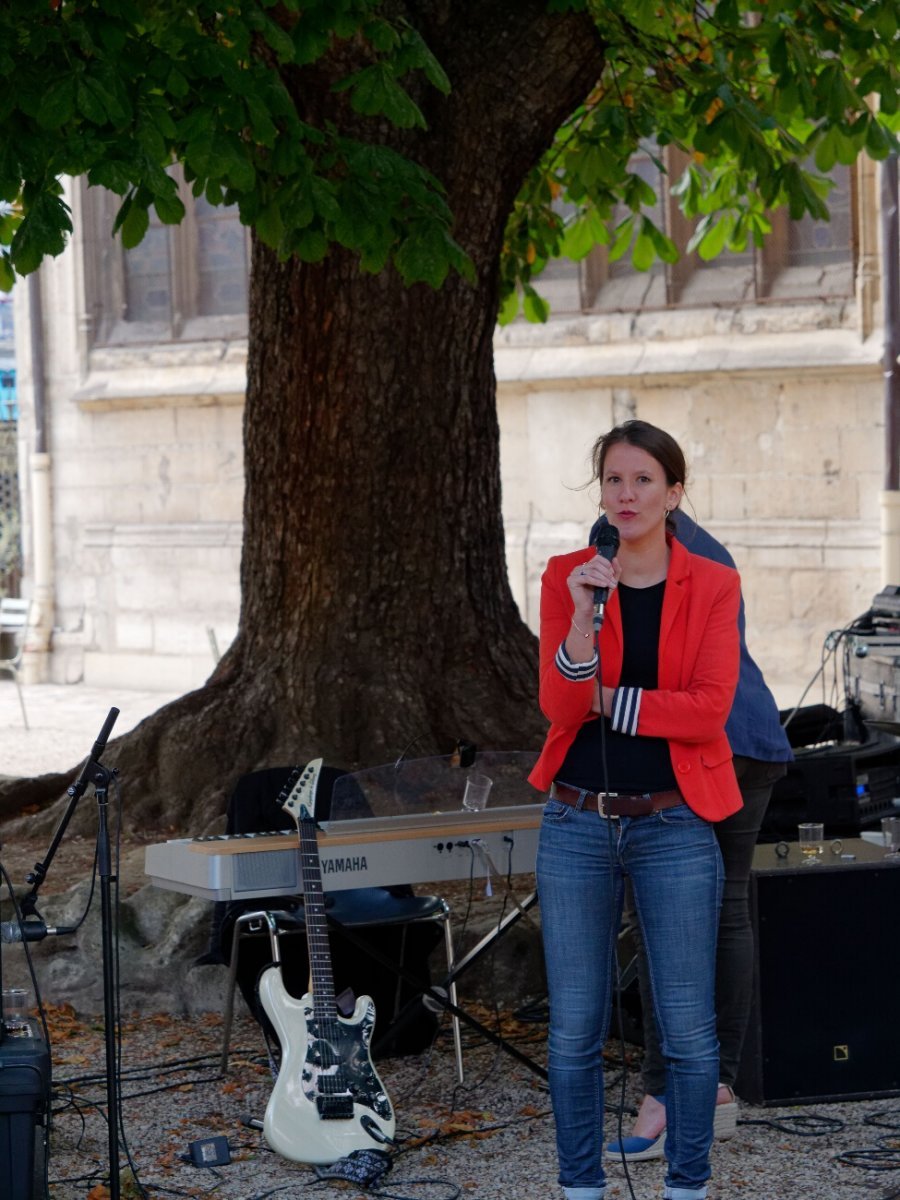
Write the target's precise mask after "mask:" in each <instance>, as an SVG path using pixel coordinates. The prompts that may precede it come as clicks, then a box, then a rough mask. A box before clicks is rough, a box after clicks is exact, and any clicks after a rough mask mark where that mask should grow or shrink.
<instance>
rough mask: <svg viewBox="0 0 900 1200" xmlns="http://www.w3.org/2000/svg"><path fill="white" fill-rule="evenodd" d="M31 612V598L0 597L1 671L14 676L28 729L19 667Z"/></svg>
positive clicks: (23, 718)
mask: <svg viewBox="0 0 900 1200" xmlns="http://www.w3.org/2000/svg"><path fill="white" fill-rule="evenodd" d="M30 613H31V601H30V600H18V599H14V598H13V597H11V596H3V597H2V598H0V671H4V672H6V674H8V675H12V677H13V681H14V683H15V685H16V691H17V692H18V693H19V704H20V706H21V708H22V720H23V721H24V722H25V728H26V729H28V728H29V725H28V713H27V712H26V711H25V697H24V696H23V695H22V685H21V683H20V682H19V669H20V667H21V665H22V654H23V652H24V649H25V634H26V632H27V630H28V617H29V615H30Z"/></svg>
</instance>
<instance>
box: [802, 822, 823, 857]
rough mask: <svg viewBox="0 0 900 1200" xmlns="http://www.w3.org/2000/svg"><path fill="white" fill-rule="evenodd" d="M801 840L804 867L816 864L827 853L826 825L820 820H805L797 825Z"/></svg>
mask: <svg viewBox="0 0 900 1200" xmlns="http://www.w3.org/2000/svg"><path fill="white" fill-rule="evenodd" d="M797 839H798V841H799V842H800V861H801V863H802V864H803V866H804V867H811V866H814V865H815V864H816V863H817V862H818V861H819V860H820V858H821V857H822V855H823V854H824V853H825V826H824V825H823V824H822V823H821V822H819V821H804V822H803V824H802V825H798V826H797Z"/></svg>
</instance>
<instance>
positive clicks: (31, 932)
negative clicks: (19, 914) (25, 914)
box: [0, 919, 75, 946]
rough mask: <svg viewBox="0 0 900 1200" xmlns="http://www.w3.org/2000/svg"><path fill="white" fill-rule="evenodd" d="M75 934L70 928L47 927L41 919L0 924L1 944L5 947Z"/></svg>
mask: <svg viewBox="0 0 900 1200" xmlns="http://www.w3.org/2000/svg"><path fill="white" fill-rule="evenodd" d="M74 932H75V930H74V928H70V927H69V926H63V925H61V926H59V927H55V926H52V925H47V924H46V923H45V922H44V921H41V920H40V919H38V920H28V921H22V922H21V923H20V922H19V921H2V922H0V942H2V943H3V944H4V945H5V946H8V945H10V944H11V943H13V942H42V941H43V940H44V938H45V937H47V936H49V935H50V934H57V933H74Z"/></svg>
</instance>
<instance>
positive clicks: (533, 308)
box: [522, 283, 550, 325]
mask: <svg viewBox="0 0 900 1200" xmlns="http://www.w3.org/2000/svg"><path fill="white" fill-rule="evenodd" d="M523 291H524V293H525V299H524V301H523V303H522V311H523V313H524V314H525V317H526V319H527V320H529V321H531V322H532V324H535V325H538V324H539V325H544V324H545V323H546V321H547V318H548V317H549V316H550V304H549V302H548V301H547V300H545V299H544V297H543V296H539V295H538V293H537V292H536V291H535V290H534V288H533V287H532V286H531V285H530V284H527V283H526V284H525V286H524V288H523Z"/></svg>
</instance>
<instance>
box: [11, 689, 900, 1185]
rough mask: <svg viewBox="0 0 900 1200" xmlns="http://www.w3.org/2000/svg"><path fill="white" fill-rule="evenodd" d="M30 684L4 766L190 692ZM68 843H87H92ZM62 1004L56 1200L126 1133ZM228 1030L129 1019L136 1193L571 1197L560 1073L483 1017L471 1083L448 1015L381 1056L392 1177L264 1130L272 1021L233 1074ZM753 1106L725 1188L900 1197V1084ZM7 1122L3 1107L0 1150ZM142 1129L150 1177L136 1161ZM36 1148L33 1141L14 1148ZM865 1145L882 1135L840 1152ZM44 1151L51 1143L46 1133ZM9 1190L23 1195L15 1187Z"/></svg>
mask: <svg viewBox="0 0 900 1200" xmlns="http://www.w3.org/2000/svg"><path fill="white" fill-rule="evenodd" d="M4 684H6V686H4ZM25 698H26V704H27V706H28V713H29V721H30V724H31V729H30V730H27V731H26V730H25V729H24V727H23V725H22V720H21V712H20V711H19V707H18V700H17V697H16V694H15V688H14V687H13V686H12V684H11V683H8V682H7V681H5V680H0V729H2V730H3V734H2V738H0V774H7V775H16V774H23V775H28V774H43V773H45V772H48V771H58V770H62V769H65V768H68V767H71V766H72V765H74V764H77V763H78V762H80V761H82V760H83V759H84V757H85V756H86V755H87V753H88V752H89V750H90V748H91V745H92V744H93V740H94V738H95V737H96V734H97V732H98V731H99V729H100V727H101V725H102V723H103V720H104V718H105V716H106V713H107V712H108V710H109V707H110V705H111V704H115V705H116V707H119V708H120V709H121V712H122V715H121V717H120V718H119V722H118V723H117V727H116V733H117V734H119V733H123V732H125V730H126V729H127V728H130V727H131V726H133V725H134V724H136V723H137V722H138V721H139V720H141V719H142V718H143V717H144V716H145V715H147V714H148V713H150V712H152V711H154V710H155V709H156V708H157V707H159V706H160V705H161V704H163V703H165V702H166V701H167V700H168V699H171V698H172V697H170V696H166V695H160V694H159V693H148V692H133V693H123V692H121V691H120V692H118V693H117V694H115V695H113V694H111V693H109V692H107V691H105V690H102V689H92V688H85V687H83V686H81V685H76V686H72V687H54V686H52V685H41V686H37V687H31V688H28V689H26V693H25ZM44 849H46V848H45V847H39V850H40V851H41V852H42V851H43V850H44ZM64 849H65V852H66V853H71V854H73V855H75V856H78V855H81V856H82V857H84V858H85V859H86V860H87V857H88V855H89V853H90V849H91V848H90V847H88V846H83V847H82V846H76V845H73V846H71V847H66V848H64ZM32 852H33V849H32V847H28V848H27V849H26V848H24V847H23V848H17V847H4V849H3V857H4V860H5V861H6V862H7V866H8V867H10V866H13V865H14V867H15V869H14V870H13V871H12V872H11V873H12V877H13V881H14V883H16V884H20V883H21V879H20V877H19V872H20V869H21V867H20V864H19V861H18V857H17V855H18V854H21V856H22V862H23V863H27V862H28V860H29V858H30V856H31V854H32ZM63 852H64V851H63V850H61V851H60V853H61V854H62V853H63ZM136 853H138V852H137V851H136ZM860 1003H861V1004H862V1003H864V997H861V998H860ZM48 1018H49V1027H50V1034H51V1050H52V1059H53V1098H52V1110H53V1119H52V1124H51V1138H50V1155H49V1163H48V1175H49V1180H50V1192H49V1194H50V1197H51V1198H52V1200H84V1198H87V1200H105V1198H106V1197H107V1196H108V1190H107V1188H106V1186H105V1181H106V1180H107V1179H108V1173H109V1166H108V1164H109V1135H108V1127H107V1125H106V1122H105V1118H104V1110H105V1103H106V1077H105V1044H104V1033H103V1028H102V1020H94V1021H85V1020H80V1019H78V1018H77V1017H76V1016H75V1014H74V1013H72V1012H71V1011H68V1010H66V1009H57V1010H51V1011H50V1013H49V1014H48ZM811 1019H813V1015H812V1014H811ZM503 1029H504V1033H505V1034H506V1035H507V1036H510V1037H512V1038H514V1039H515V1040H516V1041H519V1042H522V1041H523V1040H524V1041H527V1042H530V1045H522V1046H521V1048H522V1049H525V1050H526V1051H527V1053H529V1054H530V1055H531V1056H532V1057H534V1058H535V1059H536V1060H537V1061H539V1062H542V1063H543V1062H544V1059H545V1050H544V1034H545V1027H544V1026H543V1025H542V1024H539V1023H538V1024H523V1023H516V1022H511V1021H510V1019H509V1018H507V1019H506V1020H505V1021H504V1024H503ZM220 1041H221V1017H220V1016H219V1015H218V1014H209V1015H207V1016H204V1017H202V1018H199V1019H192V1020H190V1021H187V1020H180V1019H175V1018H173V1017H172V1016H171V1015H170V1014H158V1015H150V1016H148V1015H142V1016H140V1017H133V1018H130V1019H128V1020H126V1021H124V1022H123V1038H122V1055H121V1084H120V1088H119V1092H120V1096H121V1099H122V1110H123V1126H122V1128H123V1133H124V1137H123V1139H122V1143H121V1144H122V1150H123V1156H122V1160H121V1161H122V1166H121V1174H120V1178H121V1184H122V1190H121V1194H122V1196H123V1197H125V1198H126V1200H133V1198H134V1197H137V1196H145V1197H148V1198H152V1200H165V1198H167V1197H172V1196H206V1195H207V1194H213V1195H215V1196H217V1197H222V1198H224V1200H263V1198H264V1197H269V1196H277V1197H284V1198H285V1200H295V1198H297V1200H299V1198H300V1197H307V1196H309V1197H321V1198H322V1200H358V1198H359V1197H365V1196H372V1195H379V1194H380V1195H381V1196H382V1197H388V1196H390V1197H402V1198H406V1197H409V1198H410V1200H413V1198H418V1200H452V1198H454V1197H456V1196H461V1197H466V1198H470V1200H555V1198H556V1197H558V1196H559V1195H560V1193H559V1189H558V1188H557V1185H556V1182H555V1180H556V1159H555V1152H554V1145H553V1122H552V1119H551V1117H550V1115H549V1102H548V1096H547V1092H546V1089H545V1087H544V1085H543V1084H542V1082H541V1081H540V1079H539V1078H538V1076H537V1075H535V1074H534V1073H532V1072H531V1071H529V1070H527V1069H526V1068H524V1067H522V1066H521V1065H519V1064H518V1063H517V1062H516V1061H515V1060H513V1059H512V1058H511V1057H510V1056H509V1055H507V1054H505V1053H503V1052H502V1051H497V1050H495V1049H494V1048H493V1047H492V1046H491V1045H490V1044H489V1043H487V1042H485V1041H484V1040H483V1039H479V1038H478V1037H477V1036H476V1035H474V1034H472V1033H468V1032H467V1033H466V1047H465V1065H466V1072H467V1079H466V1084H465V1086H464V1087H460V1086H458V1085H457V1081H456V1073H455V1065H454V1058H453V1051H452V1043H451V1040H450V1037H449V1032H448V1030H447V1029H446V1028H444V1029H442V1031H441V1033H440V1034H439V1036H438V1039H437V1041H436V1043H435V1045H434V1047H433V1048H432V1050H431V1052H429V1053H427V1054H423V1055H418V1056H415V1057H406V1058H397V1059H392V1060H387V1061H385V1062H383V1063H381V1064H379V1072H380V1074H381V1077H382V1079H383V1081H384V1084H385V1086H386V1089H387V1091H388V1094H389V1095H390V1096H391V1099H392V1101H393V1103H394V1108H395V1110H396V1114H397V1131H398V1141H399V1147H398V1149H397V1151H396V1152H395V1154H394V1156H393V1167H392V1170H391V1171H390V1173H389V1174H388V1175H387V1176H386V1177H385V1178H384V1179H383V1180H382V1185H381V1191H380V1193H379V1192H375V1191H372V1190H369V1191H366V1190H365V1189H361V1188H360V1187H359V1186H357V1185H355V1184H351V1183H347V1182H322V1181H319V1180H318V1179H317V1178H316V1176H315V1173H314V1171H313V1169H312V1168H310V1167H308V1166H304V1165H300V1164H295V1163H292V1162H289V1161H287V1160H285V1159H282V1158H280V1157H278V1156H277V1155H276V1154H274V1153H273V1152H272V1151H271V1150H269V1149H268V1148H267V1147H266V1144H265V1142H264V1140H263V1137H262V1134H261V1133H259V1132H257V1131H255V1130H254V1129H252V1128H247V1127H246V1126H245V1125H244V1124H242V1117H243V1116H244V1115H245V1114H249V1115H251V1116H253V1117H256V1118H262V1116H263V1114H264V1112H265V1107H266V1104H267V1102H268V1098H269V1096H270V1094H271V1090H272V1077H271V1073H270V1070H269V1067H268V1064H267V1061H266V1057H265V1052H264V1044H263V1041H262V1037H261V1034H260V1031H259V1028H258V1026H256V1025H255V1024H254V1023H253V1022H252V1021H251V1020H249V1019H247V1018H240V1019H239V1020H238V1021H237V1023H236V1026H235V1031H234V1034H233V1037H232V1054H231V1068H230V1071H229V1073H228V1075H227V1076H226V1077H222V1076H221V1075H220V1074H219V1051H220ZM636 1053H637V1052H636V1051H633V1050H632V1049H629V1051H628V1059H629V1062H628V1069H627V1071H626V1075H625V1087H626V1098H625V1105H626V1109H628V1108H629V1107H630V1106H632V1105H633V1104H634V1103H635V1102H636V1100H637V1099H638V1096H637V1073H636V1070H635V1062H634V1061H632V1060H633V1059H634V1056H635V1055H636ZM885 1053H886V1054H893V1055H896V1054H897V1053H898V1050H897V1046H896V1044H893V1045H886V1046H885ZM616 1057H617V1055H614V1056H613V1058H616ZM621 1077H622V1072H621V1068H620V1066H619V1065H617V1063H616V1061H613V1059H611V1060H610V1062H609V1065H608V1072H607V1081H608V1100H611V1101H615V1102H617V1101H618V1094H619V1085H618V1084H617V1082H616V1081H617V1080H620V1079H621ZM0 1082H2V1080H0ZM741 1117H742V1120H741V1123H740V1124H739V1126H738V1131H737V1135H736V1136H735V1137H734V1138H733V1139H731V1140H729V1141H722V1142H717V1143H716V1145H715V1147H714V1151H713V1179H712V1182H711V1186H710V1192H709V1195H710V1200H726V1198H727V1200H735V1198H741V1200H795V1198H796V1197H798V1196H800V1197H807V1196H808V1197H816V1198H819V1197H824V1198H826V1200H866V1198H868V1197H872V1198H873V1200H890V1198H893V1197H900V1100H896V1099H887V1100H868V1101H858V1102H855V1103H843V1104H817V1105H808V1106H803V1107H796V1108H770V1109H762V1108H753V1107H750V1106H748V1105H742V1107H741ZM873 1119H874V1121H875V1122H877V1123H873ZM2 1122H3V1117H2V1115H0V1166H2V1162H3V1157H2V1156H3V1153H4V1139H3V1136H2V1134H3V1132H4V1131H3V1125H2ZM626 1124H627V1119H626ZM615 1130H616V1116H615V1114H614V1113H610V1114H609V1116H608V1119H607V1127H606V1137H607V1138H609V1137H612V1136H615ZM213 1137H225V1138H227V1139H228V1144H229V1147H230V1153H231V1157H232V1161H231V1163H229V1164H227V1165H222V1166H219V1167H214V1168H205V1167H195V1166H193V1165H191V1164H190V1163H186V1162H184V1161H182V1155H185V1154H187V1153H188V1147H189V1144H190V1143H191V1142H194V1141H197V1140H203V1139H209V1138H213ZM126 1145H127V1148H128V1153H129V1154H130V1158H131V1161H132V1163H133V1164H134V1169H135V1173H136V1177H137V1179H138V1180H139V1182H140V1188H138V1187H137V1186H136V1185H135V1183H134V1182H133V1180H132V1177H131V1169H130V1167H129V1166H128V1161H127V1156H126V1155H125V1146H126ZM24 1150H25V1148H24V1147H23V1146H22V1145H21V1144H17V1145H16V1146H15V1148H14V1149H13V1151H12V1153H13V1154H19V1155H20V1154H22V1153H24ZM860 1151H871V1152H873V1153H871V1154H869V1155H868V1156H867V1157H864V1158H856V1157H851V1158H850V1159H847V1158H841V1157H839V1156H845V1155H848V1154H849V1155H851V1156H853V1155H855V1154H856V1153H857V1152H860ZM879 1156H880V1157H879ZM35 1157H37V1158H40V1152H39V1151H37V1152H36V1155H35ZM877 1167H880V1168H881V1169H876V1168H877ZM663 1174H664V1164H663V1163H662V1162H660V1161H656V1162H649V1163H638V1164H635V1165H634V1166H633V1167H632V1168H631V1186H632V1188H633V1195H634V1196H635V1197H636V1198H638V1200H650V1198H654V1200H655V1198H657V1197H661V1196H662V1191H663V1188H662V1179H663ZM609 1176H610V1184H609V1187H608V1189H607V1196H608V1197H609V1200H614V1198H615V1200H618V1198H622V1200H624V1198H626V1197H629V1195H630V1192H629V1186H628V1183H627V1182H626V1180H625V1178H624V1174H623V1171H622V1168H621V1166H620V1165H618V1164H617V1163H615V1162H612V1163H611V1164H610V1166H609ZM414 1181H432V1182H424V1183H423V1182H414ZM141 1189H142V1190H141ZM0 1200H11V1198H10V1197H8V1196H6V1195H4V1194H2V1188H0ZM16 1200H18V1197H16Z"/></svg>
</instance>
